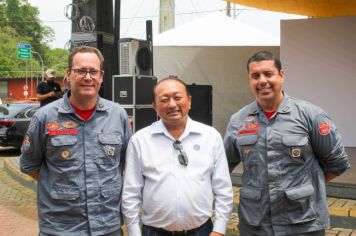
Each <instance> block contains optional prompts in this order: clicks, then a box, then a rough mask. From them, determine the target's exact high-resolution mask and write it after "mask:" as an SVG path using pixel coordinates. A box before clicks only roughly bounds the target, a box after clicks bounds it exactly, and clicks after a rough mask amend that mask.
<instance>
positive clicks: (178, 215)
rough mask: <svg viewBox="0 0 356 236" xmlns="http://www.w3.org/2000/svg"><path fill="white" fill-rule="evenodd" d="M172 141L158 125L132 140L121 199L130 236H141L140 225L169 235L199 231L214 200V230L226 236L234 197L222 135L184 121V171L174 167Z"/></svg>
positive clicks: (181, 139)
mask: <svg viewBox="0 0 356 236" xmlns="http://www.w3.org/2000/svg"><path fill="white" fill-rule="evenodd" d="M175 141H176V140H174V138H173V137H172V136H171V135H170V134H169V133H168V131H167V129H166V127H165V126H164V124H163V122H162V121H161V120H160V121H157V122H154V123H153V124H152V125H151V126H149V127H146V128H144V129H142V130H139V131H138V132H137V133H136V134H134V135H133V136H132V138H131V141H130V143H129V145H128V148H127V153H126V168H125V177H124V186H123V193H122V212H123V214H124V219H125V222H126V225H127V227H128V233H129V236H139V235H141V230H140V220H141V223H142V224H145V225H149V226H152V227H156V228H163V229H166V230H169V231H181V230H190V229H194V228H197V227H199V226H201V225H202V224H204V223H205V222H206V221H207V220H208V219H209V218H210V217H211V216H212V214H213V201H214V200H215V204H214V206H215V222H214V229H213V230H214V231H216V232H220V233H223V234H224V233H225V230H226V226H227V224H228V221H229V217H230V214H231V211H232V207H233V192H232V184H231V178H230V174H229V170H228V165H227V159H226V156H225V151H224V146H223V142H222V138H221V135H220V134H219V133H218V132H217V131H216V130H215V129H214V128H212V127H210V126H207V125H204V124H202V123H199V122H196V121H193V120H191V119H190V118H188V120H187V125H186V128H185V131H184V133H183V134H182V136H181V137H180V139H179V141H181V143H182V145H183V149H184V151H185V152H186V153H187V156H188V159H189V163H188V165H187V166H184V165H181V164H180V163H179V161H178V155H179V151H178V150H176V149H174V147H173V143H174V142H175ZM141 209H142V210H143V215H142V216H140V210H141ZM140 218H141V219H140Z"/></svg>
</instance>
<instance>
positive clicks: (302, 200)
mask: <svg viewBox="0 0 356 236" xmlns="http://www.w3.org/2000/svg"><path fill="white" fill-rule="evenodd" d="M313 195H314V187H313V185H312V184H311V183H308V184H304V185H301V186H297V187H293V188H289V189H286V190H285V191H284V198H282V199H283V200H282V201H281V202H279V203H278V205H279V209H280V213H281V215H280V217H278V218H279V220H278V222H276V223H278V224H281V225H288V224H299V223H305V222H309V221H312V220H315V219H316V213H315V209H314V200H313ZM278 218H277V219H278Z"/></svg>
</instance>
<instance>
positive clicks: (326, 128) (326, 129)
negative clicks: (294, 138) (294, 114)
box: [319, 121, 330, 135]
mask: <svg viewBox="0 0 356 236" xmlns="http://www.w3.org/2000/svg"><path fill="white" fill-rule="evenodd" d="M319 134H320V135H328V134H330V125H329V124H328V123H327V122H326V121H323V122H321V123H320V125H319Z"/></svg>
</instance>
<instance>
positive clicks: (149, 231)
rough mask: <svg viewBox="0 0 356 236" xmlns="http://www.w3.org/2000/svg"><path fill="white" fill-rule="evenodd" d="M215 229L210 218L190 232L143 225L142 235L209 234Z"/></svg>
mask: <svg viewBox="0 0 356 236" xmlns="http://www.w3.org/2000/svg"><path fill="white" fill-rule="evenodd" d="M212 231H213V223H212V222H211V220H210V219H209V220H208V221H207V222H206V223H204V224H203V225H202V226H200V227H198V228H196V229H194V230H189V233H185V232H184V231H182V232H169V231H166V230H164V229H160V228H154V227H151V226H146V225H143V226H142V236H183V235H184V236H209V234H210V233H211V232H212Z"/></svg>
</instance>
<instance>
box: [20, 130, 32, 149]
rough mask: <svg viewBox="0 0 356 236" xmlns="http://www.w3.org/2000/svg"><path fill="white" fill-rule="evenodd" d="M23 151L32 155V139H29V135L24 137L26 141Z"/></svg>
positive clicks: (23, 144)
mask: <svg viewBox="0 0 356 236" xmlns="http://www.w3.org/2000/svg"><path fill="white" fill-rule="evenodd" d="M21 151H22V152H23V153H30V152H32V148H31V142H30V137H29V136H28V135H27V134H26V135H25V137H24V139H23V142H22V147H21Z"/></svg>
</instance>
